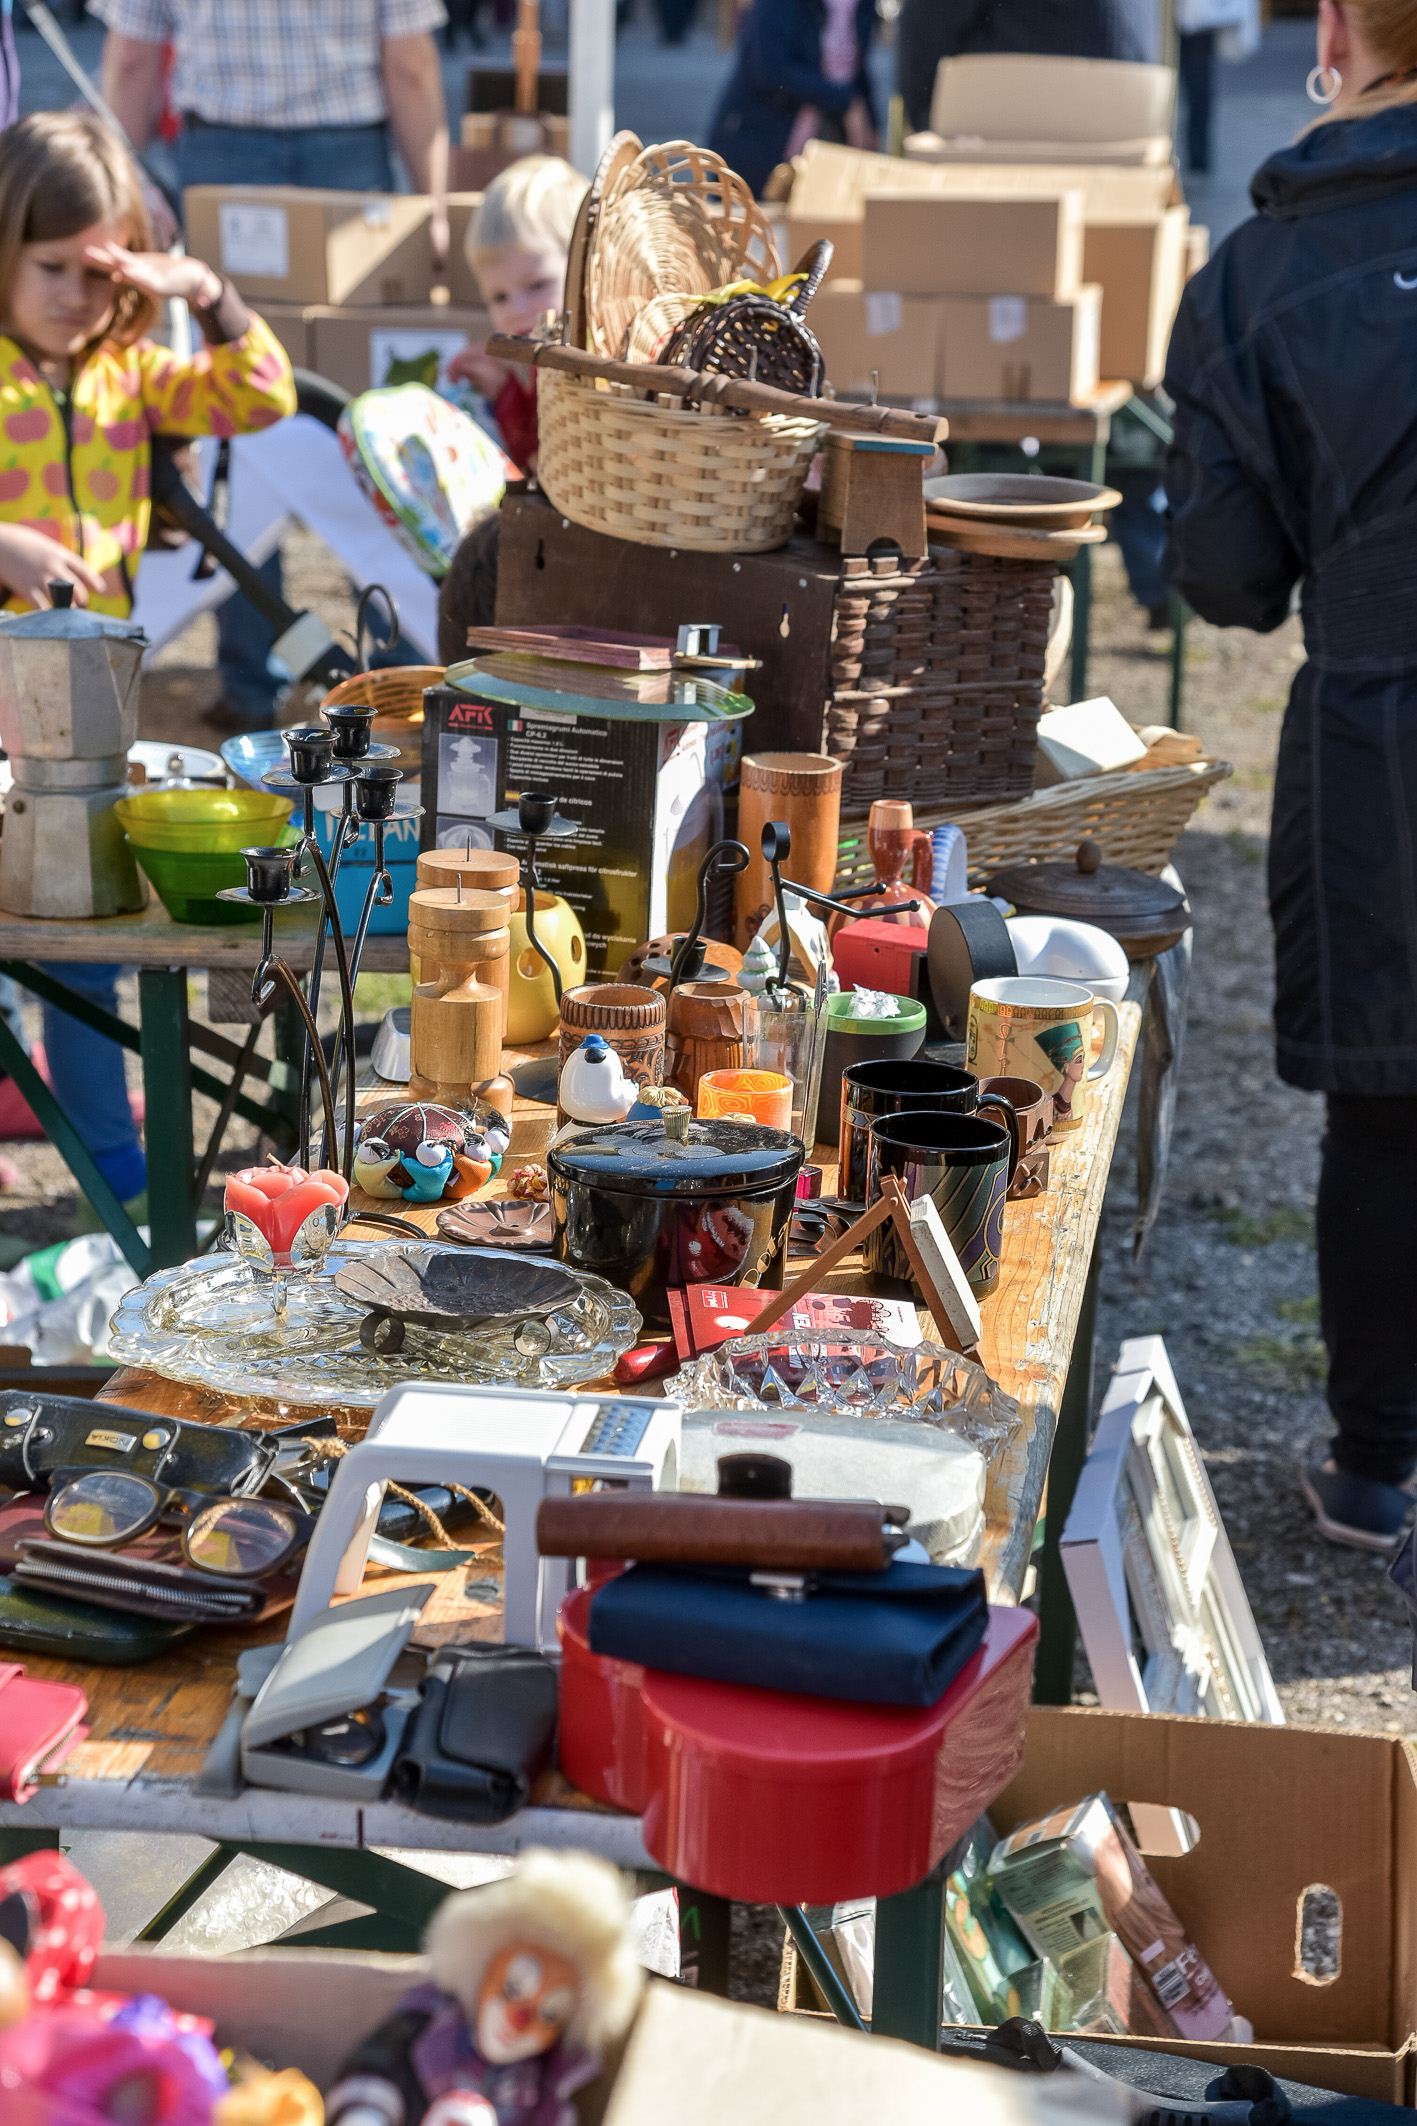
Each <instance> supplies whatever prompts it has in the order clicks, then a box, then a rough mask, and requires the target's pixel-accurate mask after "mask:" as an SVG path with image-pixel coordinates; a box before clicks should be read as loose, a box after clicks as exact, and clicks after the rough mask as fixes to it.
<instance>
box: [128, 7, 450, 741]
mask: <svg viewBox="0 0 1417 2126" xmlns="http://www.w3.org/2000/svg"><path fill="white" fill-rule="evenodd" d="M91 5H92V11H93V13H94V14H96V15H98V16H99V17H100V18H101V20H102V21H103V22H104V23H105V24H106V26H107V30H108V35H107V38H106V39H105V42H104V51H103V69H102V85H103V93H104V95H105V96H106V97H107V99H108V102H109V104H110V105H111V106H112V108H113V111H114V113H115V114H116V116H117V117H118V119H119V120H120V122H121V123H122V125H123V127H124V128H125V130H126V132H127V134H128V138H129V140H130V141H131V142H132V144H133V146H134V147H135V148H137V149H142V148H144V147H146V146H147V144H148V142H149V141H150V140H151V139H152V136H153V133H154V130H155V128H156V126H157V123H158V119H159V116H160V114H161V110H162V105H163V89H164V81H163V69H164V49H165V47H169V46H170V47H171V48H172V50H173V52H174V54H175V63H174V66H173V73H172V81H171V88H170V93H171V98H172V102H173V104H174V106H175V108H176V109H177V111H178V112H179V114H180V115H181V119H182V133H181V137H180V138H179V140H178V142H177V169H178V175H179V177H180V178H181V181H182V184H183V186H184V188H185V187H186V186H188V185H223V184H225V185H242V184H248V185H254V184H260V185H311V186H315V187H335V188H338V189H340V190H347V191H353V192H389V191H392V190H393V184H394V171H393V155H392V150H393V149H395V148H397V150H398V154H399V159H400V161H401V162H402V163H403V166H404V169H405V171H406V172H407V174H408V180H409V183H410V184H411V185H412V186H413V189H414V190H415V191H416V192H426V193H428V194H429V196H430V197H431V199H432V201H433V248H434V253H435V259H436V260H437V262H439V263H441V261H442V260H443V259H444V258H445V256H446V253H447V229H448V223H447V189H448V120H447V111H446V108H445V105H444V101H443V76H442V68H441V65H440V63H439V54H438V47H437V44H436V42H435V39H434V32H435V31H436V30H439V29H441V28H442V26H443V23H444V22H445V21H446V19H447V17H446V14H445V11H444V7H443V0H91ZM265 572H266V576H267V580H268V581H269V582H270V584H271V587H272V588H273V589H275V590H277V591H278V590H279V589H280V582H281V578H280V557H279V555H278V554H277V555H273V556H272V558H271V560H270V561H269V562H267V563H266V564H265ZM218 638H219V652H220V664H221V675H222V685H223V691H224V694H225V702H224V705H223V713H224V716H225V720H226V721H227V722H228V723H229V724H231V726H232V727H233V728H237V729H253V728H260V727H263V726H269V725H270V724H271V723H273V722H274V720H275V699H276V692H277V681H276V680H275V679H274V678H273V677H272V675H271V673H270V671H269V670H268V659H269V654H270V646H271V641H272V639H273V638H272V633H271V629H270V627H269V626H268V625H267V623H266V622H265V621H263V620H262V619H261V617H260V615H259V614H258V613H257V612H256V611H255V609H254V608H253V607H252V606H250V605H248V604H247V602H246V600H245V599H244V598H241V597H239V596H237V597H233V598H229V599H228V600H227V602H226V604H225V605H224V606H223V607H222V609H221V612H220V614H219V616H218Z"/></svg>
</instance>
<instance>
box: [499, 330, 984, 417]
mask: <svg viewBox="0 0 1417 2126" xmlns="http://www.w3.org/2000/svg"><path fill="white" fill-rule="evenodd" d="M487 352H488V353H489V355H491V356H492V358H493V360H494V361H499V362H520V363H522V364H523V365H524V366H529V367H530V368H533V369H560V370H564V372H565V374H566V375H567V376H581V377H589V378H591V379H592V380H601V379H603V380H604V381H605V382H607V383H611V384H625V385H628V387H629V388H630V389H631V390H632V391H648V392H655V393H658V394H661V395H662V396H663V397H665V398H671V399H683V400H684V402H685V403H686V405H690V406H731V407H733V408H735V409H736V410H737V411H738V412H740V413H784V414H792V415H795V416H796V418H797V419H798V420H804V421H823V422H825V424H826V426H827V427H828V428H836V429H840V430H842V431H843V432H844V433H846V434H849V435H872V436H894V437H896V438H897V439H898V440H900V441H902V442H906V443H941V442H943V441H944V439H945V437H946V436H947V435H948V434H949V423H948V421H943V420H936V419H935V417H934V415H933V414H927V413H910V412H908V411H907V410H906V408H905V407H903V406H862V405H860V404H858V403H857V401H856V400H854V399H809V398H803V397H801V396H799V395H798V394H797V393H796V392H793V391H776V390H774V389H773V387H772V386H771V385H770V384H750V383H749V382H748V381H747V380H746V378H743V377H731V376H717V375H708V374H702V373H701V372H700V371H698V370H697V369H673V368H670V367H669V365H668V364H667V363H666V364H660V363H658V362H608V361H603V360H602V359H601V357H600V356H599V355H597V354H588V353H587V352H586V350H585V349H584V348H583V347H562V346H560V345H558V344H557V343H556V342H555V341H551V340H523V339H514V338H512V337H511V336H510V335H509V334H507V333H501V332H499V333H495V334H494V335H493V337H492V338H491V339H490V340H489V341H488V342H487Z"/></svg>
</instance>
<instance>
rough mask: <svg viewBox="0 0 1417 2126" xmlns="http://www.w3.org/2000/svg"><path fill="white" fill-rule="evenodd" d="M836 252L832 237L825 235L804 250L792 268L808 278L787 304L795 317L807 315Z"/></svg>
mask: <svg viewBox="0 0 1417 2126" xmlns="http://www.w3.org/2000/svg"><path fill="white" fill-rule="evenodd" d="M835 252H836V246H835V244H834V243H833V242H832V240H831V238H830V237H829V236H824V237H822V239H821V241H820V242H819V243H815V244H813V245H812V246H811V248H810V249H809V250H807V251H804V252H803V253H802V256H801V257H800V258H799V259H798V261H797V263H796V265H795V266H794V267H793V269H792V270H793V272H794V273H803V274H805V275H806V279H805V280H804V281H803V283H802V285H801V287H800V288H799V289H798V290H797V291H796V293H795V294H794V296H793V297H792V300H791V301H790V302H789V303H788V305H787V307H788V309H789V310H790V311H791V312H792V315H793V316H794V317H805V316H806V315H807V311H808V309H809V307H810V305H811V303H812V300H813V298H814V296H815V295H816V293H817V290H818V289H819V288H820V287H821V285H822V282H823V281H824V280H825V279H826V277H827V273H828V271H829V270H830V267H831V262H832V259H833V257H834V255H835Z"/></svg>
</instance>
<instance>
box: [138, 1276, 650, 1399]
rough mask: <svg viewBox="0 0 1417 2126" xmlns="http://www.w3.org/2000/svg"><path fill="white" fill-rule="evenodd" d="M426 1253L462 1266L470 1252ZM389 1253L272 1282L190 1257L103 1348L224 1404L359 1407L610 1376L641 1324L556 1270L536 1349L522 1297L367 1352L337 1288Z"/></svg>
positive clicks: (603, 1291) (359, 1320)
mask: <svg viewBox="0 0 1417 2126" xmlns="http://www.w3.org/2000/svg"><path fill="white" fill-rule="evenodd" d="M429 1252H430V1254H431V1253H443V1252H446V1253H447V1254H450V1255H452V1256H453V1257H454V1259H455V1260H458V1261H461V1262H464V1263H466V1262H467V1260H468V1258H469V1256H470V1255H473V1254H474V1253H478V1252H481V1251H475V1250H471V1249H467V1248H458V1249H448V1250H446V1251H443V1250H434V1249H431V1248H430V1251H429ZM489 1253H492V1259H493V1261H494V1262H495V1263H496V1265H497V1268H498V1270H499V1271H500V1272H502V1273H505V1272H506V1271H507V1270H508V1269H509V1268H511V1267H512V1265H511V1264H509V1263H508V1261H507V1258H506V1256H505V1255H497V1254H495V1252H493V1251H489ZM389 1254H390V1245H389V1243H388V1242H387V1241H368V1240H349V1241H339V1242H336V1244H335V1246H334V1247H332V1248H331V1250H330V1252H329V1254H328V1255H327V1256H326V1257H325V1260H324V1264H323V1265H322V1267H321V1269H320V1270H319V1271H318V1272H317V1273H315V1274H314V1275H309V1276H295V1277H290V1278H287V1279H285V1280H282V1281H279V1282H278V1281H277V1280H275V1279H272V1278H269V1277H263V1276H259V1275H258V1274H256V1273H255V1272H254V1271H253V1270H252V1269H251V1267H250V1266H249V1264H247V1263H245V1262H242V1261H241V1260H240V1259H239V1258H238V1257H237V1256H235V1255H228V1254H220V1255H219V1254H212V1255H203V1256H198V1257H197V1258H196V1259H195V1260H194V1261H192V1262H185V1263H180V1264H178V1265H177V1267H176V1268H175V1269H170V1270H159V1271H158V1272H157V1274H156V1275H155V1276H152V1277H149V1278H147V1279H146V1280H145V1281H144V1282H143V1283H142V1284H140V1285H135V1286H134V1288H133V1290H132V1291H131V1292H128V1293H126V1294H125V1295H124V1297H123V1299H122V1300H121V1301H120V1303H119V1306H118V1311H117V1312H116V1313H115V1315H114V1317H113V1321H112V1324H111V1327H110V1330H109V1339H108V1342H109V1352H110V1354H111V1356H112V1357H113V1358H114V1359H116V1360H117V1361H119V1362H120V1363H121V1364H124V1365H131V1366H146V1367H148V1368H150V1369H151V1370H152V1371H153V1372H155V1373H161V1374H164V1375H165V1376H166V1377H167V1378H168V1379H169V1380H180V1381H188V1382H190V1383H192V1384H193V1385H194V1386H197V1387H204V1388H214V1389H216V1390H217V1391H218V1392H220V1393H222V1394H225V1395H255V1396H264V1397H269V1398H272V1399H274V1400H277V1401H280V1402H287V1403H324V1404H327V1403H348V1404H351V1405H353V1406H355V1407H356V1408H364V1409H368V1408H372V1406H373V1405H374V1404H375V1403H377V1402H378V1400H379V1398H380V1396H381V1395H384V1394H386V1393H387V1392H388V1390H389V1389H390V1388H392V1387H396V1386H397V1385H398V1384H399V1383H400V1382H403V1381H408V1380H431V1381H454V1382H475V1383H477V1384H479V1385H495V1384H496V1383H498V1382H506V1383H507V1384H509V1385H512V1386H516V1387H520V1388H548V1389H549V1388H577V1387H581V1386H583V1385H584V1384H585V1382H587V1381H591V1380H598V1379H599V1378H600V1376H601V1375H602V1374H605V1373H609V1372H610V1371H612V1369H613V1368H614V1366H615V1364H616V1362H617V1361H618V1360H619V1359H620V1358H621V1357H623V1355H624V1353H625V1352H626V1351H628V1350H629V1349H630V1347H631V1345H632V1344H634V1343H635V1342H636V1341H637V1339H638V1336H639V1330H640V1316H639V1313H638V1311H637V1310H636V1308H635V1307H634V1305H633V1304H632V1302H631V1301H630V1300H629V1299H628V1298H627V1297H626V1295H625V1294H624V1293H623V1292H620V1291H617V1290H616V1288H615V1286H614V1285H611V1284H607V1283H606V1281H605V1280H604V1278H601V1277H591V1276H588V1275H587V1274H586V1273H585V1272H584V1271H582V1270H571V1269H564V1270H563V1269H562V1267H561V1265H559V1264H557V1265H555V1266H554V1268H555V1272H556V1279H557V1280H558V1282H557V1286H556V1291H555V1292H554V1293H553V1292H551V1291H550V1289H549V1288H548V1294H547V1296H548V1298H550V1299H552V1300H553V1301H555V1302H557V1303H555V1304H553V1305H552V1306H551V1307H550V1308H549V1309H548V1310H547V1311H545V1312H544V1313H542V1314H540V1316H539V1319H540V1320H541V1321H542V1322H544V1325H545V1328H546V1331H547V1337H546V1346H545V1348H544V1349H543V1350H539V1351H538V1350H528V1349H526V1348H524V1346H525V1345H526V1344H527V1343H528V1342H533V1343H534V1342H537V1341H539V1340H540V1339H539V1338H528V1337H527V1336H526V1335H525V1333H524V1330H525V1323H526V1321H527V1318H528V1316H529V1315H530V1314H532V1313H534V1312H536V1311H537V1310H536V1308H535V1305H534V1302H531V1300H530V1294H529V1292H528V1293H526V1294H525V1295H524V1297H525V1299H526V1300H527V1302H528V1303H527V1304H524V1305H522V1306H521V1307H520V1308H519V1309H518V1310H517V1311H516V1312H515V1313H513V1314H511V1315H509V1316H508V1317H507V1318H505V1319H504V1320H501V1321H494V1322H490V1323H489V1322H485V1321H484V1322H481V1323H479V1325H478V1326H477V1327H476V1328H473V1329H464V1330H459V1329H450V1328H446V1327H431V1326H428V1325H427V1324H426V1322H423V1321H418V1320H415V1319H413V1318H411V1317H410V1316H407V1315H405V1316H404V1317H403V1322H404V1327H405V1332H406V1333H405V1338H404V1342H403V1346H402V1349H401V1350H399V1351H398V1352H396V1353H395V1352H392V1351H391V1352H387V1353H380V1352H374V1351H370V1350H367V1349H366V1348H365V1346H364V1345H363V1343H361V1341H360V1329H361V1325H362V1324H363V1323H364V1321H365V1320H366V1319H367V1317H368V1314H369V1311H370V1309H369V1305H368V1303H367V1302H366V1303H363V1304H361V1303H359V1302H356V1301H351V1300H349V1299H346V1298H345V1297H344V1296H343V1295H342V1294H341V1292H340V1290H339V1289H338V1286H337V1282H336V1280H337V1278H339V1276H340V1274H341V1272H342V1271H344V1272H348V1271H349V1269H350V1268H351V1266H352V1265H354V1264H358V1265H359V1267H360V1269H361V1270H365V1269H368V1270H370V1271H376V1270H377V1265H378V1262H379V1260H380V1259H381V1258H382V1259H383V1260H384V1261H387V1260H388V1257H389ZM552 1267H553V1266H552V1265H550V1264H547V1265H546V1268H547V1269H548V1271H549V1270H550V1269H551V1268H552ZM563 1277H564V1278H565V1279H566V1280H568V1281H570V1282H573V1283H574V1286H575V1287H576V1290H575V1292H574V1293H573V1294H572V1293H571V1292H569V1290H567V1289H566V1288H565V1287H563V1286H561V1284H560V1283H559V1280H560V1279H561V1278H563ZM519 1335H520V1338H521V1343H520V1345H519V1343H518V1340H517V1339H518V1336H519Z"/></svg>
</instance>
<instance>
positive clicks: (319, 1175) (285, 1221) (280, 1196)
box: [222, 1162, 349, 1268]
mask: <svg viewBox="0 0 1417 2126" xmlns="http://www.w3.org/2000/svg"><path fill="white" fill-rule="evenodd" d="M222 1200H223V1203H224V1205H225V1208H226V1209H227V1210H228V1211H234V1212H236V1214H237V1215H238V1216H239V1217H242V1218H249V1219H250V1221H251V1223H252V1225H254V1226H255V1228H256V1230H257V1232H258V1233H260V1235H261V1236H262V1238H263V1239H264V1240H265V1241H266V1243H267V1245H268V1246H269V1248H270V1250H271V1253H272V1255H273V1256H274V1257H275V1260H276V1264H277V1266H278V1267H280V1268H286V1267H288V1266H289V1263H290V1250H291V1245H292V1243H293V1242H294V1240H295V1236H296V1234H297V1233H298V1232H299V1231H300V1228H301V1226H302V1225H303V1224H304V1223H305V1220H306V1219H307V1218H308V1217H309V1216H310V1214H311V1212H312V1211H317V1210H318V1209H319V1208H320V1205H321V1204H322V1203H332V1204H334V1206H335V1208H336V1210H337V1211H342V1210H343V1208H344V1206H345V1204H346V1203H347V1202H348V1200H349V1183H348V1182H347V1181H346V1180H345V1178H344V1176H343V1174H337V1173H335V1172H334V1171H333V1170H332V1169H331V1168H330V1167H328V1166H318V1167H316V1168H315V1170H314V1172H313V1173H307V1172H306V1171H305V1168H304V1167H303V1166H279V1165H277V1164H275V1163H274V1162H272V1164H270V1165H269V1166H248V1167H246V1168H245V1169H244V1170H243V1171H242V1172H241V1173H239V1174H232V1175H231V1176H230V1177H229V1179H228V1180H227V1184H226V1193H225V1195H224V1197H223V1199H222Z"/></svg>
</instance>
